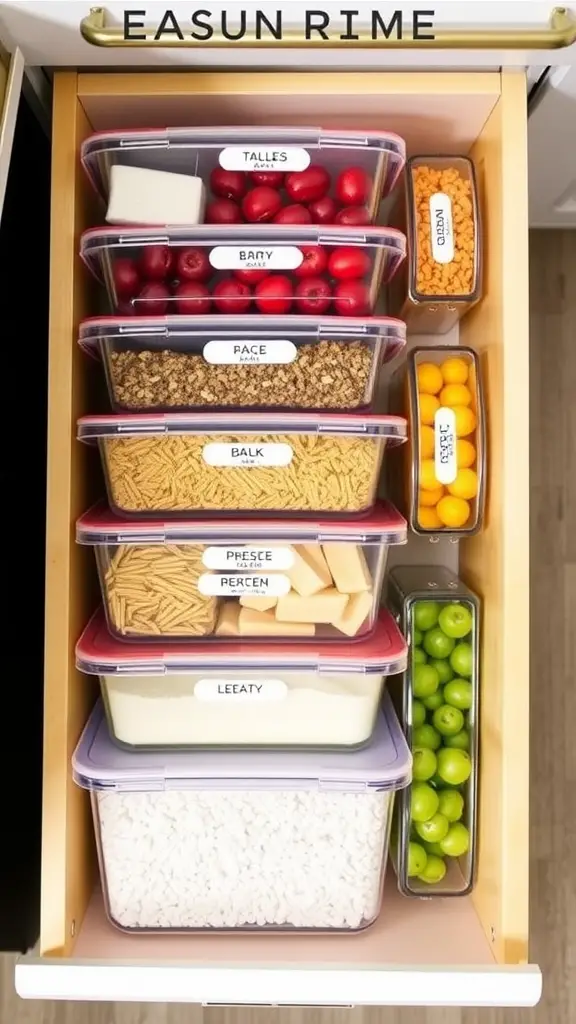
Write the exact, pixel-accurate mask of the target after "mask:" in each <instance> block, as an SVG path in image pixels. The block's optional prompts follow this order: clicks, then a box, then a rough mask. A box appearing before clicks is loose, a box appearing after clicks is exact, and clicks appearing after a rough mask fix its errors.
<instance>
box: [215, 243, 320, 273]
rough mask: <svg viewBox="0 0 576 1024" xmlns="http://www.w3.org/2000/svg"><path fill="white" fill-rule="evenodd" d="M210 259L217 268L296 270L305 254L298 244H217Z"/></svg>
mask: <svg viewBox="0 0 576 1024" xmlns="http://www.w3.org/2000/svg"><path fill="white" fill-rule="evenodd" d="M208 259H209V261H210V264H211V265H212V266H213V267H214V269H215V270H296V267H299V266H300V264H301V263H302V260H303V259H304V255H303V253H302V252H301V250H300V249H299V248H298V247H297V246H296V245H260V246H252V247H249V246H246V245H216V246H215V247H214V248H213V249H211V250H210V255H209V257H208Z"/></svg>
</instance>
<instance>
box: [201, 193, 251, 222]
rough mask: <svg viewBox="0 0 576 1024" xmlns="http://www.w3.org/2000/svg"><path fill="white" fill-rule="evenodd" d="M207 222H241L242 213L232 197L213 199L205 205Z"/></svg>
mask: <svg viewBox="0 0 576 1024" xmlns="http://www.w3.org/2000/svg"><path fill="white" fill-rule="evenodd" d="M206 223H207V224H241V223H242V214H241V212H240V207H239V206H238V203H235V202H234V200H233V199H214V201H213V202H211V203H208V206H207V207H206Z"/></svg>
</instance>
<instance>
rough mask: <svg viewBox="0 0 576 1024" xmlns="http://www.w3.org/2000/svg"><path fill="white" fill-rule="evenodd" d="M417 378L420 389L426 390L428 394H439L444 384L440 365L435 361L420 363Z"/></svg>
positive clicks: (425, 392) (417, 368)
mask: <svg viewBox="0 0 576 1024" xmlns="http://www.w3.org/2000/svg"><path fill="white" fill-rule="evenodd" d="M416 379H417V381H418V391H421V392H424V394H426V395H437V394H438V392H439V391H440V389H441V387H442V386H443V384H444V378H443V376H442V374H441V373H440V367H439V366H436V364H435V363H420V364H419V365H418V366H417V367H416Z"/></svg>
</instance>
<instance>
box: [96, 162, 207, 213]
mask: <svg viewBox="0 0 576 1024" xmlns="http://www.w3.org/2000/svg"><path fill="white" fill-rule="evenodd" d="M205 206H206V190H205V188H204V183H203V181H202V179H201V178H196V177H194V175H192V174H171V173H169V172H168V171H149V170H146V168H144V167H126V166H125V165H123V164H113V165H112V167H111V169H110V197H109V199H108V210H107V213H106V220H107V221H108V223H109V224H144V225H145V224H174V225H177V224H179V225H186V226H187V225H192V224H202V223H203V222H204V209H205Z"/></svg>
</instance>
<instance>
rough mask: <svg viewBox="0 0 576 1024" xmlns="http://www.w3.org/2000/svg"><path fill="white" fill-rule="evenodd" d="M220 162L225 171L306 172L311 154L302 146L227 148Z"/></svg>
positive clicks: (223, 151) (222, 153) (220, 157)
mask: <svg viewBox="0 0 576 1024" xmlns="http://www.w3.org/2000/svg"><path fill="white" fill-rule="evenodd" d="M218 160H219V163H220V167H223V168H224V170H225V171H305V170H306V168H307V167H308V166H309V164H310V154H309V153H308V151H307V150H306V149H302V148H301V147H300V146H283V147H281V146H260V145H252V146H250V145H246V146H227V147H226V149H223V150H222V152H221V153H220V156H219V158H218Z"/></svg>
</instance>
